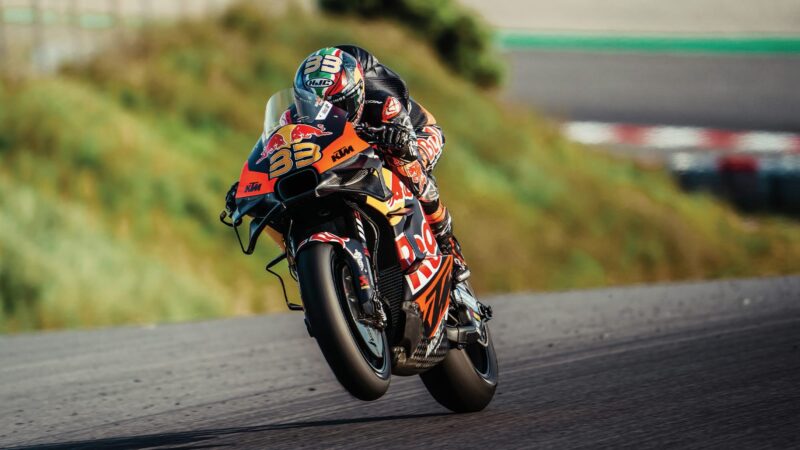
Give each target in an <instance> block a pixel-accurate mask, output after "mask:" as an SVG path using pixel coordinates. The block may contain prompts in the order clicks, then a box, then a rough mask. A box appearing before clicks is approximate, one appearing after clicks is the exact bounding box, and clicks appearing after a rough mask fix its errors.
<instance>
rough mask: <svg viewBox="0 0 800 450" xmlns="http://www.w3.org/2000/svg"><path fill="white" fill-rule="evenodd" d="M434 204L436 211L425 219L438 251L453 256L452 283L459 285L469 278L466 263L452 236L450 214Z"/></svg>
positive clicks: (445, 209)
mask: <svg viewBox="0 0 800 450" xmlns="http://www.w3.org/2000/svg"><path fill="white" fill-rule="evenodd" d="M436 203H437V204H438V205H437V206H438V207H437V208H436V210H435V211H434V212H433V213H432V214H426V216H425V217H426V218H427V219H428V224H429V225H430V226H431V231H433V235H434V236H435V237H436V243H437V244H438V245H439V250H441V251H442V254H444V255H453V283H454V284H455V283H461V282H462V281H465V280H466V279H467V278H469V276H470V271H469V267H467V262H466V261H465V260H464V255H463V254H462V253H461V244H459V243H458V240H457V239H456V237H455V236H453V219H452V217H451V216H450V212H449V211H448V210H447V208H445V206H444V205H442V204H441V202H439V201H438V200H437V201H436ZM422 206H423V210H426V208H425V206H426V205H425V204H424V203H423V205H422ZM426 213H427V211H426Z"/></svg>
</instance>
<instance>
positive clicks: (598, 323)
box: [0, 277, 800, 449]
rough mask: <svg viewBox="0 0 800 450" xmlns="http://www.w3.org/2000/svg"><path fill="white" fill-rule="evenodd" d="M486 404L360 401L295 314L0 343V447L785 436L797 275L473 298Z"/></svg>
mask: <svg viewBox="0 0 800 450" xmlns="http://www.w3.org/2000/svg"><path fill="white" fill-rule="evenodd" d="M488 302H489V303H490V304H492V305H493V306H494V310H495V317H496V318H495V319H494V320H493V321H492V322H491V325H492V330H493V332H494V336H495V345H496V347H497V351H498V357H499V361H500V368H501V374H500V375H501V379H500V385H499V388H498V391H497V395H496V397H495V400H494V401H493V402H492V403H491V404H490V405H489V407H488V408H487V409H486V410H485V411H483V412H481V413H475V414H468V415H455V414H451V413H449V412H448V411H446V410H445V409H443V408H442V407H440V406H439V405H438V404H437V403H435V402H434V401H433V400H432V399H431V397H430V396H429V395H428V394H427V392H426V391H425V389H424V387H423V386H422V383H421V382H420V381H419V380H418V379H417V378H416V377H413V378H395V379H394V380H393V382H392V386H391V387H390V390H389V393H388V394H387V395H386V396H385V397H384V398H382V399H381V400H379V401H376V402H373V403H363V402H359V401H357V400H354V399H352V398H351V397H349V396H348V395H347V394H346V393H345V392H344V391H343V390H342V389H341V388H340V387H339V386H338V384H337V383H336V381H335V379H334V378H333V375H332V374H331V372H330V370H329V369H328V368H327V366H326V365H325V363H324V360H323V358H322V356H321V354H320V352H319V350H318V348H317V347H316V345H315V343H314V341H313V340H312V339H311V338H309V337H308V335H307V334H306V330H305V327H304V326H303V321H302V316H301V315H300V314H297V313H294V314H288V313H287V314H278V315H272V316H263V317H250V318H236V319H228V320H218V321H210V322H202V323H191V324H177V325H163V326H156V327H145V328H141V327H128V328H115V329H105V330H95V331H67V332H55V333H40V334H28V335H18V336H6V337H0V361H1V362H2V364H0V447H11V448H21V447H26V448H39V449H48V448H49V449H76V448H116V449H129V448H131V449H132V448H187V449H188V448H194V449H197V448H215V447H227V446H238V447H246V448H331V447H360V448H422V447H426V448H452V447H459V448H487V447H494V448H530V447H534V446H538V447H545V448H583V447H585V448H603V447H605V448H620V447H635V448H664V447H680V448H701V447H702V448H789V447H797V446H800V425H798V424H800V348H799V347H800V277H785V278H766V279H755V280H730V281H719V282H702V283H689V284H665V285H656V286H634V287H626V288H617V289H604V290H592V291H574V292H565V293H555V294H519V295H510V296H499V297H493V298H491V299H488Z"/></svg>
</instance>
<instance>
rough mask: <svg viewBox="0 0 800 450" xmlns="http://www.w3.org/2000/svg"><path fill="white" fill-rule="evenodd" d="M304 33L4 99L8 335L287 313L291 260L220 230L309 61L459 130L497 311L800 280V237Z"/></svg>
mask: <svg viewBox="0 0 800 450" xmlns="http://www.w3.org/2000/svg"><path fill="white" fill-rule="evenodd" d="M291 17H292V21H291V22H289V21H285V20H279V19H271V18H269V17H266V16H264V15H262V14H261V13H259V12H258V11H256V10H253V9H250V8H244V7H241V8H240V9H235V10H232V11H230V12H229V13H227V14H226V15H225V16H223V17H220V18H218V19H215V20H209V21H203V22H187V23H182V24H179V25H177V26H173V27H166V28H153V29H150V30H148V32H147V34H146V36H145V37H144V38H143V39H142V40H141V41H138V42H136V43H132V44H130V45H128V46H126V47H122V48H115V49H113V50H112V51H109V52H108V53H107V54H104V55H101V56H99V57H97V58H96V59H94V60H92V61H90V62H88V63H86V64H81V65H75V66H73V67H69V68H67V69H65V70H64V71H63V73H61V74H60V75H58V76H55V77H50V78H44V79H41V78H40V79H27V80H18V79H16V80H12V79H7V80H4V81H3V82H2V83H0V306H1V307H2V310H0V331H6V332H15V331H20V330H28V329H50V328H63V327H85V326H98V325H112V324H123V323H152V322H159V321H177V320H189V319H198V318H205V317H217V316H223V315H234V314H248V313H258V312H267V311H276V310H282V309H283V308H284V307H283V300H282V296H281V295H280V290H279V287H278V285H277V284H276V283H275V282H274V280H273V279H272V278H271V277H269V275H268V274H266V273H265V272H264V271H263V264H264V262H265V261H266V260H267V259H268V258H269V257H271V256H273V255H275V254H277V249H276V247H275V246H274V245H273V244H272V243H270V242H269V240H268V239H263V240H262V243H261V244H260V245H259V247H260V248H259V249H258V250H257V253H256V255H254V256H251V257H247V256H244V255H242V254H241V253H240V251H239V249H238V245H237V244H236V241H235V238H234V236H233V234H232V233H231V232H230V230H229V229H227V228H225V227H223V226H222V225H221V224H219V223H218V221H217V215H218V213H219V210H220V209H221V207H222V199H223V197H224V194H225V191H226V190H227V187H228V186H229V184H230V183H231V182H232V181H233V179H235V178H236V177H237V176H238V174H239V170H240V168H241V164H242V162H243V161H244V159H245V158H246V156H247V155H248V154H249V151H250V148H251V147H252V145H253V143H254V142H255V140H256V139H257V137H258V136H259V134H260V132H261V130H260V127H261V122H262V114H263V110H264V102H265V100H266V99H267V98H268V97H269V95H270V94H272V93H273V92H274V91H276V90H278V89H281V88H284V87H288V86H289V85H290V83H291V79H292V75H293V73H294V70H295V68H296V66H297V64H298V63H299V61H300V60H302V58H303V57H304V56H305V55H307V54H308V53H310V52H311V51H313V50H315V49H316V48H319V47H322V46H328V45H332V44H336V43H345V42H349V43H357V44H362V45H364V46H367V47H368V48H370V49H371V50H373V51H374V52H375V53H376V54H377V55H378V57H379V58H380V59H381V60H383V61H385V62H386V63H388V64H389V65H390V66H391V67H393V68H395V70H397V71H398V72H399V73H401V74H403V75H404V76H405V77H406V79H407V81H408V82H409V85H410V88H411V92H412V93H413V95H414V96H415V98H417V99H418V100H419V101H421V102H422V103H423V104H424V105H425V106H426V107H427V108H428V109H429V110H431V111H432V112H433V113H434V114H435V115H436V117H437V118H438V120H439V122H440V123H441V124H442V126H443V128H444V130H445V133H446V136H447V148H446V151H445V155H444V157H443V158H442V160H441V163H440V167H438V168H437V177H438V179H439V181H440V185H441V189H442V192H443V199H444V200H445V202H446V204H447V205H448V206H449V207H450V208H451V210H452V211H453V214H454V215H455V218H456V231H457V234H458V235H459V237H460V240H461V241H462V243H463V245H464V247H465V252H466V255H467V258H468V260H469V262H470V264H471V266H472V268H473V274H474V275H473V282H474V284H475V285H476V286H477V287H478V289H479V290H480V291H481V292H484V293H486V292H493V291H513V290H521V289H535V290H548V289H567V288H577V287H589V286H606V285H614V284H624V283H633V282H653V281H663V280H678V279H699V278H714V277H731V276H749V275H766V274H781V273H790V272H797V271H798V269H800V267H798V263H797V261H800V227H798V226H797V224H796V223H792V222H790V221H787V220H783V219H780V218H771V217H753V218H742V217H740V216H738V215H737V214H735V213H734V212H732V211H730V210H729V209H728V208H727V207H725V206H723V205H721V204H720V203H718V202H716V201H714V200H712V199H710V198H708V197H703V196H700V197H695V196H686V195H684V194H682V193H681V192H679V190H678V189H676V188H675V187H674V186H673V183H672V182H671V180H669V179H668V177H667V176H666V175H665V174H663V173H662V172H661V171H658V170H652V169H645V168H640V167H637V166H636V165H635V164H633V163H631V162H627V161H618V160H615V159H612V158H610V157H605V156H602V155H599V154H596V153H594V152H587V151H586V150H585V149H584V148H581V147H580V146H577V145H574V144H572V143H569V142H568V141H566V140H565V139H564V138H563V137H561V136H560V135H559V133H558V132H557V129H556V128H555V127H554V126H552V125H550V124H548V123H547V122H545V121H543V120H542V119H540V118H538V117H536V116H535V115H533V114H532V113H530V112H529V111H527V110H525V109H522V108H520V107H516V106H511V105H508V104H504V103H501V102H500V101H498V100H496V98H495V95H494V94H493V93H487V92H481V91H479V90H477V89H475V88H474V87H473V86H472V85H471V84H469V83H468V82H466V81H464V80H462V79H459V78H458V77H457V76H455V75H454V74H453V73H451V72H448V70H447V69H446V68H444V66H443V65H441V64H440V63H439V62H438V61H437V60H436V58H435V56H434V54H433V53H432V52H431V51H430V50H429V49H428V48H427V47H426V46H425V45H423V44H422V43H420V42H419V41H416V40H415V39H414V38H412V37H410V36H409V35H408V34H407V33H405V32H404V31H403V30H401V29H399V28H397V27H396V26H394V25H390V24H387V23H373V24H364V23H363V22H360V21H359V22H356V21H352V22H351V21H348V20H342V19H335V20H334V19H327V18H324V17H314V18H311V17H306V16H303V15H302V14H299V13H293V14H292V15H291ZM375 36H380V39H375Z"/></svg>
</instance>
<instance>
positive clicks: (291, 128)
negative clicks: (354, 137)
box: [256, 124, 331, 164]
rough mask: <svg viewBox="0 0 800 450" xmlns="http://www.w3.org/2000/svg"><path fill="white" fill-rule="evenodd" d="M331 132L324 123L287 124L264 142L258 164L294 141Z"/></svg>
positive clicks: (326, 134)
mask: <svg viewBox="0 0 800 450" xmlns="http://www.w3.org/2000/svg"><path fill="white" fill-rule="evenodd" d="M330 134H331V133H330V132H328V131H325V128H324V127H323V126H322V125H320V126H319V127H315V126H312V125H305V124H299V125H287V126H285V127H283V128H281V129H279V130H278V131H276V132H275V133H274V134H273V135H272V136H270V138H269V140H268V141H267V142H266V143H265V144H264V149H263V150H262V151H261V156H260V157H259V158H258V159H257V160H256V164H259V163H261V161H264V160H265V159H267V158H269V156H270V155H271V154H273V153H275V152H276V151H278V150H280V149H282V148H287V147H289V146H291V145H292V144H294V143H297V142H300V141H305V140H308V139H312V138H315V137H320V136H328V135H330Z"/></svg>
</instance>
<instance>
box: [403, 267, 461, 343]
mask: <svg viewBox="0 0 800 450" xmlns="http://www.w3.org/2000/svg"><path fill="white" fill-rule="evenodd" d="M434 258H441V264H440V265H439V270H438V271H437V272H436V273H435V274H434V277H433V280H431V281H430V283H428V285H427V286H426V287H425V290H424V291H422V293H421V294H419V295H418V296H417V299H416V300H415V302H416V303H417V305H418V306H419V310H420V313H421V314H422V319H423V321H424V322H425V330H426V331H427V335H428V337H432V336H433V335H434V334H435V333H436V330H438V329H439V324H440V323H441V321H442V319H444V316H445V313H446V312H447V308H448V307H449V305H450V281H451V280H450V278H451V277H452V274H453V257H452V256H450V255H446V256H435V257H432V258H426V259H425V261H424V262H427V261H428V260H429V259H434ZM424 262H423V265H422V266H420V269H418V270H417V271H418V272H419V271H420V270H424V269H423V267H424ZM406 276H408V275H406ZM443 297H444V298H443Z"/></svg>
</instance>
